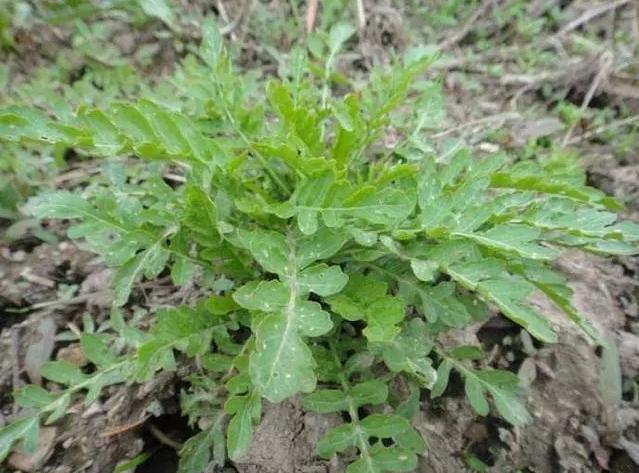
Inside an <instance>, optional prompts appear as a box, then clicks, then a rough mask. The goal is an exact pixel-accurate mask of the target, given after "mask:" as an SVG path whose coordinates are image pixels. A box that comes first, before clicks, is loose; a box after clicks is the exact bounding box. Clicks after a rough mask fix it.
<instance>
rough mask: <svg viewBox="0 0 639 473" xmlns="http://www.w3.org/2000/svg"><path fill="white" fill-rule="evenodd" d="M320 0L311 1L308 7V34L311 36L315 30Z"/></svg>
mask: <svg viewBox="0 0 639 473" xmlns="http://www.w3.org/2000/svg"><path fill="white" fill-rule="evenodd" d="M318 6H319V0H309V2H308V6H307V7H306V33H307V34H309V33H311V32H313V30H314V29H315V20H316V19H317V8H318Z"/></svg>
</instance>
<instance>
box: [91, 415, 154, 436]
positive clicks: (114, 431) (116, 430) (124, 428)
mask: <svg viewBox="0 0 639 473" xmlns="http://www.w3.org/2000/svg"><path fill="white" fill-rule="evenodd" d="M148 418H149V417H148V416H147V417H144V418H142V419H140V420H138V421H136V422H131V423H129V424H122V425H118V426H116V427H113V428H111V429H108V430H105V431H104V432H102V433H101V434H100V437H102V438H109V437H114V436H116V435H120V434H123V433H125V432H128V431H130V430H133V429H135V428H136V427H139V426H141V425H142V424H144V423H145V422H146V421H147V419H148Z"/></svg>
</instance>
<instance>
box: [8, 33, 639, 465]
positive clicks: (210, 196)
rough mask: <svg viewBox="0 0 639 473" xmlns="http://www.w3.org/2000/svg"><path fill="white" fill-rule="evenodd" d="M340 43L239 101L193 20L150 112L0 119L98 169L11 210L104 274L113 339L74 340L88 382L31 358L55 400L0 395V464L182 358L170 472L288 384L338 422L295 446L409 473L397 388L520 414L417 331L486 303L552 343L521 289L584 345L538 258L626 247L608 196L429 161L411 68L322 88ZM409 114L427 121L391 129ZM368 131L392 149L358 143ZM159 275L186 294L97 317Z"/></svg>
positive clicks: (411, 449) (561, 160)
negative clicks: (149, 320)
mask: <svg viewBox="0 0 639 473" xmlns="http://www.w3.org/2000/svg"><path fill="white" fill-rule="evenodd" d="M350 34H352V29H349V28H344V27H337V29H335V30H333V32H332V34H331V35H329V37H328V38H327V41H326V45H325V46H324V47H323V48H319V47H316V48H314V51H315V53H314V54H315V57H311V58H309V57H308V56H307V54H306V53H305V52H304V51H302V50H294V51H293V52H292V53H291V55H290V57H289V61H288V64H287V66H286V67H284V68H283V71H284V73H283V74H282V76H281V78H280V80H270V81H269V82H268V83H267V84H266V86H265V87H264V88H262V87H259V82H256V81H254V80H253V79H251V78H248V79H247V80H241V76H239V75H238V74H237V73H236V72H235V71H234V69H233V67H232V65H231V61H230V58H229V56H228V55H227V53H226V51H225V49H224V47H223V45H222V41H221V38H220V35H219V34H218V32H217V29H216V27H215V26H214V25H212V24H206V25H205V26H204V31H203V41H202V45H201V47H200V48H199V50H198V53H197V57H196V56H191V57H189V58H187V59H186V60H185V63H184V67H182V69H181V70H180V71H178V72H177V73H176V76H175V78H174V80H173V81H171V83H170V84H167V85H166V87H165V88H164V89H162V88H160V89H159V90H163V91H164V92H165V93H166V97H167V98H166V100H164V101H163V100H160V99H159V97H160V94H159V93H155V94H150V95H149V97H147V98H144V99H141V100H139V101H137V102H135V103H127V102H117V101H114V102H113V103H112V104H110V105H104V106H102V107H100V108H96V107H92V106H81V107H80V108H79V109H78V110H77V112H76V113H74V114H72V115H71V116H67V117H57V118H56V119H52V118H51V117H50V116H48V115H47V114H45V113H42V112H38V111H36V110H34V109H30V108H23V107H11V108H8V109H5V110H3V111H2V112H1V113H0V137H2V138H3V139H4V140H6V141H10V142H18V143H23V144H28V143H34V142H35V143H47V144H50V145H55V146H59V147H62V148H73V149H76V150H83V152H85V153H87V154H89V155H91V156H96V157H102V158H105V160H106V161H105V163H104V167H103V169H104V172H103V177H102V178H96V180H95V181H93V182H91V183H90V185H88V186H87V187H85V188H84V189H81V190H77V191H75V192H69V191H58V192H53V193H45V194H42V195H40V196H38V197H35V198H33V199H31V201H30V202H29V204H28V206H27V210H28V211H29V212H30V213H32V214H33V215H34V216H36V217H39V218H57V219H70V220H73V221H74V222H75V223H74V224H73V225H72V226H71V228H70V229H69V236H70V237H71V238H74V239H78V240H80V241H82V242H83V245H84V246H85V247H86V248H89V249H90V250H92V251H95V252H97V253H99V254H100V255H101V256H102V258H103V259H104V262H105V263H106V264H107V265H109V266H112V267H114V268H117V269H116V271H115V276H114V281H113V288H114V298H113V304H114V310H113V313H112V321H111V325H112V327H113V333H110V334H109V333H100V334H96V333H84V334H82V335H81V337H80V341H81V345H82V347H83V349H84V351H85V353H86V355H87V358H88V359H89V361H90V362H91V364H92V366H93V367H94V370H93V371H92V372H90V373H86V372H81V371H80V370H78V369H77V368H75V367H73V366H71V365H68V364H66V363H61V362H50V363H47V364H46V365H45V366H44V367H43V369H42V376H43V377H44V378H45V379H48V380H49V381H51V382H52V383H55V384H57V385H59V386H60V387H59V388H58V389H56V390H55V391H52V392H49V391H47V390H45V389H44V388H42V387H39V386H27V387H25V388H23V389H21V390H20V391H19V392H18V393H16V401H17V402H18V403H19V404H20V405H22V406H23V407H25V408H26V411H25V416H24V417H23V418H21V419H20V420H18V421H17V422H16V423H13V424H10V425H9V426H7V427H4V428H3V429H2V430H0V458H3V457H4V456H6V455H7V453H8V452H9V451H10V449H11V448H12V446H13V445H14V444H15V443H16V442H18V441H23V443H24V445H25V446H26V447H27V448H29V447H33V446H34V444H35V443H36V440H37V435H38V428H39V425H40V423H41V422H45V423H51V422H55V421H56V420H57V419H59V418H60V417H61V416H62V415H64V413H65V411H66V408H67V406H68V405H69V402H70V400H71V399H72V398H74V397H75V396H76V395H78V393H80V392H83V391H86V392H87V395H86V401H87V403H90V402H92V401H95V400H96V399H97V398H98V397H99V396H100V393H101V390H102V389H103V388H104V387H105V386H108V385H111V384H114V383H121V382H125V381H129V382H131V381H135V382H144V381H146V380H149V379H151V378H152V377H153V376H154V375H155V374H156V373H157V372H158V371H161V370H175V369H176V368H177V366H178V364H179V363H180V360H183V359H185V358H186V359H196V360H198V363H196V364H195V365H196V367H194V368H192V369H191V371H190V372H189V374H188V376H187V377H186V378H185V379H184V390H183V393H182V409H183V413H184V415H186V416H188V418H189V420H190V422H191V423H192V424H193V425H195V423H196V422H197V423H198V425H200V426H205V428H204V429H203V430H202V431H201V432H200V433H198V434H197V435H195V436H194V437H193V438H191V439H190V440H188V441H187V442H186V443H185V445H184V447H183V449H182V452H181V458H182V460H181V464H180V471H182V472H200V471H203V470H204V468H205V467H206V466H207V465H208V464H209V463H211V462H213V463H215V464H218V465H222V464H223V463H224V462H225V459H226V458H227V457H229V458H231V459H237V458H240V457H241V456H242V455H244V454H245V453H246V452H247V451H248V449H249V448H250V442H251V437H252V432H253V428H254V425H255V424H256V423H258V422H259V421H260V417H261V410H262V399H266V400H268V401H270V402H274V403H277V402H281V401H283V400H285V399H287V398H290V397H292V396H295V395H299V394H301V395H302V396H303V402H304V405H305V406H306V408H308V409H310V410H314V411H317V412H324V413H328V412H334V413H341V414H342V415H343V418H344V420H345V421H344V423H343V424H341V425H339V426H337V427H335V428H334V429H332V430H330V431H329V432H328V433H327V434H326V436H325V437H324V439H323V440H322V442H321V443H320V445H319V449H318V454H319V455H321V456H323V457H331V456H332V455H334V454H336V453H342V454H343V455H345V459H346V460H347V462H349V466H348V467H347V470H346V471H347V472H349V473H357V472H369V473H373V472H387V471H388V472H393V471H411V470H413V469H414V468H415V465H416V463H417V461H418V455H419V454H420V453H421V452H422V451H423V450H424V449H425V444H424V440H423V439H422V438H421V435H420V434H419V433H418V431H416V430H415V429H414V428H413V427H412V426H411V419H412V417H413V415H414V414H415V412H416V410H417V409H418V407H419V396H420V392H421V390H423V389H426V390H430V392H431V396H432V397H437V396H440V395H442V394H443V393H444V392H445V390H446V387H447V384H448V379H449V376H450V373H451V371H452V370H455V371H456V372H458V373H459V375H460V376H461V378H462V379H463V382H464V386H465V392H466V395H467V397H468V400H469V402H470V404H471V406H472V407H473V409H474V410H475V411H476V412H477V413H478V414H479V415H487V414H488V413H489V411H490V409H491V405H492V406H494V407H495V409H496V411H497V412H498V413H499V414H500V415H501V416H502V417H504V418H505V419H506V420H507V421H509V422H511V423H512V424H522V423H525V422H527V421H528V420H529V415H528V413H527V410H526V408H525V405H524V403H523V401H522V399H521V398H520V387H519V380H518V378H517V376H515V375H514V374H512V373H510V372H508V371H502V370H494V369H490V368H487V367H484V366H482V359H483V352H482V350H481V348H480V347H476V346H460V347H448V346H444V345H443V344H442V343H441V342H440V335H442V334H443V333H445V332H448V331H450V330H457V329H460V328H463V327H465V326H467V325H468V324H471V323H474V322H479V321H482V320H485V319H486V318H487V317H488V315H489V313H490V310H491V309H492V310H496V311H499V312H500V313H501V314H503V315H504V316H505V317H507V318H509V319H511V320H512V321H513V322H514V323H515V324H518V325H520V326H521V327H523V328H525V329H526V330H527V331H528V332H529V333H530V334H531V335H532V336H534V337H535V338H536V339H538V340H539V341H541V342H547V343H552V342H554V341H556V339H557V335H556V333H555V331H554V329H553V326H552V323H551V321H550V320H549V319H547V318H546V317H545V316H544V315H543V314H540V313H538V312H537V311H536V310H535V308H534V306H533V305H532V304H531V303H530V302H531V301H530V297H531V296H532V295H533V293H534V292H537V293H539V294H543V295H544V296H545V297H548V298H549V299H550V300H552V301H553V302H554V303H555V304H556V305H557V307H559V308H560V309H562V310H563V311H564V312H565V313H566V315H567V316H568V317H569V318H570V319H572V320H573V321H574V322H575V323H577V324H579V325H580V326H581V327H582V328H583V329H584V330H585V331H586V332H587V333H588V334H589V335H590V336H591V337H592V338H593V339H595V340H596V341H600V340H599V338H598V335H597V333H596V332H595V331H594V329H593V328H592V327H590V326H589V325H588V324H587V323H586V322H585V321H584V320H583V319H582V318H581V317H580V316H579V314H578V313H577V312H576V310H575V309H574V308H573V306H572V304H571V301H570V299H571V292H570V289H569V288H568V286H567V285H566V283H565V281H564V279H563V277H562V276H561V275H560V274H558V273H556V272H555V271H554V270H553V269H552V266H551V263H552V261H553V260H554V259H555V258H557V257H558V255H559V252H560V249H561V248H579V249H582V250H585V251H592V252H595V253H599V254H631V253H635V252H636V250H637V241H639V225H637V224H633V223H630V222H623V221H619V220H618V218H617V215H616V214H615V213H614V210H616V209H618V208H619V205H618V204H617V202H616V201H615V200H614V199H611V198H609V197H607V196H606V195H604V194H603V193H602V192H600V191H598V190H596V189H593V188H590V187H588V186H587V185H586V184H585V176H584V174H583V172H581V171H580V170H579V169H578V167H576V166H575V165H574V163H573V162H571V161H570V160H568V159H567V158H566V157H565V156H563V155H556V156H553V157H550V158H548V159H544V160H541V161H533V160H522V161H519V162H513V161H512V160H511V159H510V158H509V157H508V156H504V155H490V156H487V157H478V156H474V155H473V154H472V153H471V151H470V150H469V149H467V148H466V147H464V146H462V145H459V144H456V145H454V146H452V147H448V148H445V149H442V150H438V151H437V152H435V151H434V150H435V149H437V148H435V147H434V146H432V145H429V144H428V143H427V142H426V141H425V139H424V134H423V131H424V129H427V127H428V122H429V119H430V118H429V117H433V116H440V115H441V110H440V109H435V107H437V104H438V103H440V101H439V100H438V96H437V91H436V86H435V85H434V84H424V83H423V82H421V81H420V80H418V77H419V74H420V72H421V71H423V70H424V68H426V67H427V66H428V64H429V62H430V61H431V60H432V57H429V56H424V54H422V53H420V52H419V51H410V52H409V53H408V54H407V55H406V56H405V57H404V58H403V59H401V60H399V59H398V60H397V63H396V65H395V66H393V67H391V68H389V69H388V70H385V71H377V72H376V73H374V74H373V75H372V77H371V79H370V81H369V82H368V83H367V84H365V85H364V86H362V87H359V88H356V89H355V90H352V91H351V92H349V93H346V94H345V95H338V94H335V95H333V94H331V93H330V91H331V88H332V87H331V86H332V85H333V83H332V81H333V79H334V78H335V77H337V76H335V75H334V74H333V71H332V64H333V58H334V56H335V54H336V53H337V52H338V51H339V49H340V48H341V46H342V45H343V44H344V42H345V41H347V40H348V37H349V36H350ZM327 58H328V61H327V62H326V64H328V65H327V66H326V67H323V66H322V67H318V65H317V64H318V63H320V64H324V62H323V61H324V60H326V59H327ZM256 85H258V86H256ZM318 85H319V87H318ZM262 91H264V92H262ZM414 103H420V104H426V105H428V106H429V107H431V108H430V109H427V110H420V111H419V112H418V115H417V119H415V120H407V117H411V118H414V110H413V109H412V108H411V104H414ZM407 109H408V111H407ZM391 125H392V127H393V130H394V131H395V132H398V131H399V132H400V133H401V134H402V135H403V136H405V137H406V138H405V139H403V140H401V141H400V142H399V144H398V145H397V146H395V147H393V148H392V149H388V148H383V147H380V143H381V142H382V141H384V140H383V138H384V137H385V134H386V133H387V131H388V130H389V126H391ZM440 151H441V152H440ZM125 156H135V157H139V158H142V159H144V160H147V161H148V163H149V164H148V165H146V166H143V167H141V168H140V167H135V166H131V165H125V164H124V162H123V161H122V157H125ZM169 166H172V167H171V168H170V169H172V170H173V172H175V169H176V166H177V169H180V170H181V171H180V172H181V174H180V179H178V182H179V185H173V184H174V182H175V181H168V182H170V183H171V184H172V185H169V184H167V180H166V179H163V176H164V177H165V172H166V170H167V169H169ZM164 272H166V274H170V277H171V279H172V281H173V283H174V284H175V285H184V284H192V283H193V282H197V284H198V285H199V286H200V287H202V288H203V289H204V290H205V291H206V292H207V294H208V295H207V296H206V297H203V298H202V299H201V300H199V301H197V302H195V303H193V304H191V305H189V306H187V305H183V306H179V307H175V308H166V309H162V310H161V311H159V312H158V313H157V314H155V317H154V322H153V325H152V327H151V328H150V330H141V329H140V328H138V327H136V326H135V324H133V323H130V322H126V320H125V318H124V317H123V313H124V312H123V311H122V309H118V308H119V307H125V306H126V305H127V303H129V302H130V301H131V298H132V297H133V299H134V300H135V298H136V297H137V296H136V285H137V283H138V282H139V281H140V280H141V279H143V278H145V279H147V280H153V279H154V278H156V277H158V276H159V275H160V274H162V273H164ZM178 355H179V357H178ZM398 385H404V386H409V387H410V389H409V391H410V394H409V395H407V394H406V392H407V390H406V389H403V390H401V389H398ZM207 426H208V427H207Z"/></svg>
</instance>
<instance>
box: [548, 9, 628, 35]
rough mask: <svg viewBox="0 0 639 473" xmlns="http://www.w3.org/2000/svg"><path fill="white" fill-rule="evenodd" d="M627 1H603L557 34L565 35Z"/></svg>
mask: <svg viewBox="0 0 639 473" xmlns="http://www.w3.org/2000/svg"><path fill="white" fill-rule="evenodd" d="M627 3H630V0H617V1H616V2H612V3H603V4H601V5H598V6H596V7H594V8H591V9H589V10H586V11H585V12H583V13H582V14H581V15H580V16H579V17H577V18H575V19H574V20H572V21H571V22H569V23H568V24H567V25H565V26H564V27H563V28H562V29H561V30H559V32H558V33H557V35H558V36H561V35H565V34H566V33H569V32H571V31H572V30H575V29H577V28H579V27H580V26H581V25H583V24H584V23H588V22H589V21H590V20H592V19H593V18H597V17H598V16H600V15H603V14H604V13H606V12H608V11H610V10H615V9H617V8H619V7H623V6H624V5H625V4H627Z"/></svg>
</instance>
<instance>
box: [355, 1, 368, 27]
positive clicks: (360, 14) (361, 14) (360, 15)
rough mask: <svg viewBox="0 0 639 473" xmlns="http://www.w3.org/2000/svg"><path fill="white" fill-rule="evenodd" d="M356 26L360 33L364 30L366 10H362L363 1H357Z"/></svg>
mask: <svg viewBox="0 0 639 473" xmlns="http://www.w3.org/2000/svg"><path fill="white" fill-rule="evenodd" d="M356 5H357V24H358V26H359V29H360V31H362V30H364V28H366V10H365V9H364V0H357V2H356Z"/></svg>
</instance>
